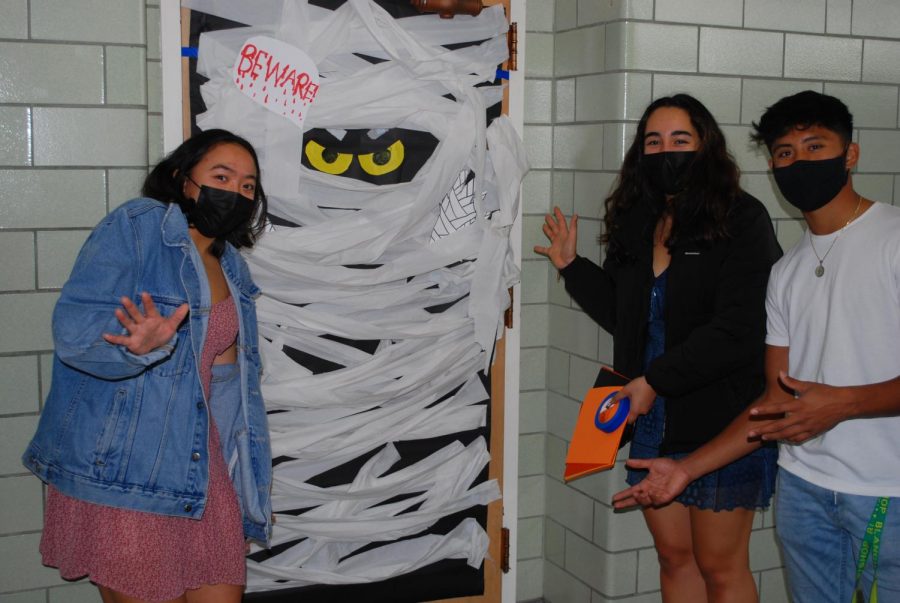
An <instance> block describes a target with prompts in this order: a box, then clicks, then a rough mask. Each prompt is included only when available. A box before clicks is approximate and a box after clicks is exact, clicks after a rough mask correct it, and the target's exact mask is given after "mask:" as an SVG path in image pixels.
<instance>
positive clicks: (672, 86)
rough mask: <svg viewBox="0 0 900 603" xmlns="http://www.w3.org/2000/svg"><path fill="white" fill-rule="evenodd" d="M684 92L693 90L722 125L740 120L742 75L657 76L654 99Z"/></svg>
mask: <svg viewBox="0 0 900 603" xmlns="http://www.w3.org/2000/svg"><path fill="white" fill-rule="evenodd" d="M680 92H683V93H686V94H690V95H691V96H693V97H694V98H696V99H697V100H699V101H700V102H701V103H703V104H704V105H705V106H706V108H707V109H709V112H710V113H712V114H713V117H715V118H716V121H717V122H719V124H720V125H721V124H728V123H732V124H736V123H740V117H741V80H740V78H736V77H712V76H703V75H668V74H663V73H657V74H656V75H654V76H653V98H654V99H657V98H660V97H661V96H671V95H673V94H677V93H680Z"/></svg>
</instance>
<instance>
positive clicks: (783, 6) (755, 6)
mask: <svg viewBox="0 0 900 603" xmlns="http://www.w3.org/2000/svg"><path fill="white" fill-rule="evenodd" d="M825 5H826V3H825V0H792V1H791V2H782V1H781V0H744V27H746V28H748V29H782V30H785V31H808V32H812V33H824V32H825Z"/></svg>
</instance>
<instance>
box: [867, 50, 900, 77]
mask: <svg viewBox="0 0 900 603" xmlns="http://www.w3.org/2000/svg"><path fill="white" fill-rule="evenodd" d="M864 48H865V52H864V54H863V74H862V77H863V81H866V82H887V83H891V84H898V83H900V42H889V41H886V40H865V42H864Z"/></svg>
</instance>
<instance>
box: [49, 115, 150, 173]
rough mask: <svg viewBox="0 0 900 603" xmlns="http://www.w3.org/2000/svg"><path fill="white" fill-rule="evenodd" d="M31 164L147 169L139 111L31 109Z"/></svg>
mask: <svg viewBox="0 0 900 603" xmlns="http://www.w3.org/2000/svg"><path fill="white" fill-rule="evenodd" d="M34 163H35V165H40V166H130V167H134V166H146V165H147V114H146V112H145V111H144V110H142V109H72V108H61V107H36V108H35V109H34Z"/></svg>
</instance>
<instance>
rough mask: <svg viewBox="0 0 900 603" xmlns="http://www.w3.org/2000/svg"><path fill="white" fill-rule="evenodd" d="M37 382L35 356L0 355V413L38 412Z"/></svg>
mask: <svg viewBox="0 0 900 603" xmlns="http://www.w3.org/2000/svg"><path fill="white" fill-rule="evenodd" d="M38 383H39V381H38V358H37V356H31V355H29V356H0V414H20V413H33V412H38V410H39V409H40V402H41V400H40V391H39V387H38ZM0 508H2V507H0Z"/></svg>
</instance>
